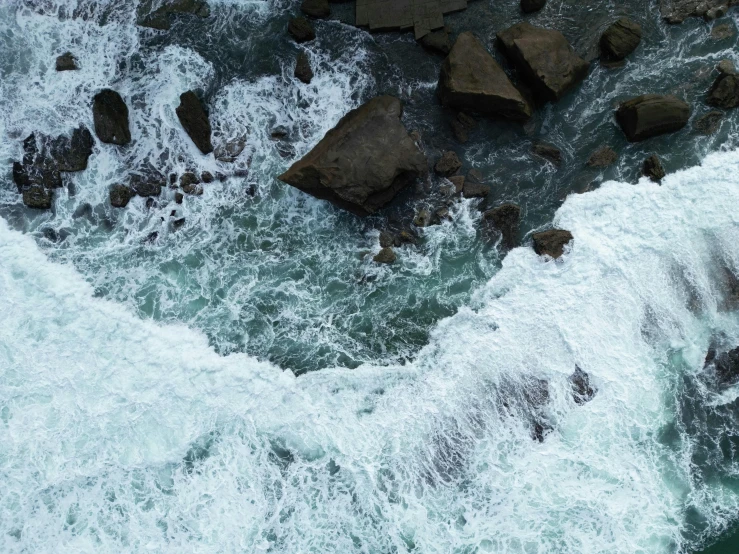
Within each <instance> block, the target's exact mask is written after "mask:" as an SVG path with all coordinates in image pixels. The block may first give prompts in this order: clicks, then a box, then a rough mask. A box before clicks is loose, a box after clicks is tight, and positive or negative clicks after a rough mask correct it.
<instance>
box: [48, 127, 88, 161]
mask: <svg viewBox="0 0 739 554" xmlns="http://www.w3.org/2000/svg"><path fill="white" fill-rule="evenodd" d="M94 144H95V140H94V139H93V138H92V133H90V131H89V130H88V129H87V127H85V126H84V125H81V126H80V127H78V128H76V129H75V130H74V131H72V136H71V137H67V136H64V135H62V136H59V137H57V138H55V139H53V140H51V141H50V142H49V154H50V156H51V158H52V159H53V160H54V163H56V166H57V168H58V169H59V171H65V172H73V171H84V170H85V169H87V160H88V159H89V157H90V155H91V154H92V147H93V145H94Z"/></svg>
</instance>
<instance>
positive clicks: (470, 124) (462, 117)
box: [451, 112, 477, 143]
mask: <svg viewBox="0 0 739 554" xmlns="http://www.w3.org/2000/svg"><path fill="white" fill-rule="evenodd" d="M451 125H452V131H453V132H454V136H455V137H456V138H457V140H458V141H459V142H461V143H465V142H467V141H468V140H469V135H468V133H469V132H470V131H472V130H473V129H474V128H475V127H477V121H475V119H474V118H473V117H472V116H469V115H467V114H466V113H464V112H459V113H458V114H457V116H456V117H455V118H454V119H452V122H451Z"/></svg>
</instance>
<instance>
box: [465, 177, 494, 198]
mask: <svg viewBox="0 0 739 554" xmlns="http://www.w3.org/2000/svg"><path fill="white" fill-rule="evenodd" d="M488 194H490V187H489V186H488V185H483V184H482V183H472V182H470V180H469V179H467V180H465V182H464V187H463V188H462V196H464V197H465V198H486V197H487V195H488Z"/></svg>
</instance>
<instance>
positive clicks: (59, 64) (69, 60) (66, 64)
mask: <svg viewBox="0 0 739 554" xmlns="http://www.w3.org/2000/svg"><path fill="white" fill-rule="evenodd" d="M76 69H79V67H78V66H77V59H76V58H75V57H74V55H73V54H72V53H71V52H66V53H64V54H62V55H61V56H59V57H58V58H57V59H56V70H57V71H74V70H76Z"/></svg>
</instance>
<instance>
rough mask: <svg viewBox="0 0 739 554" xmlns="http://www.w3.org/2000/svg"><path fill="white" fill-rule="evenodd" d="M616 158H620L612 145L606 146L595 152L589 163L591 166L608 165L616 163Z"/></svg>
mask: <svg viewBox="0 0 739 554" xmlns="http://www.w3.org/2000/svg"><path fill="white" fill-rule="evenodd" d="M616 160H618V154H616V151H615V150H614V149H613V148H611V147H610V146H604V147H603V148H600V149H599V150H596V151H595V152H593V154H592V155H591V156H590V159H589V160H588V165H589V166H590V167H608V166H609V165H613V164H614V163H616Z"/></svg>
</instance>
